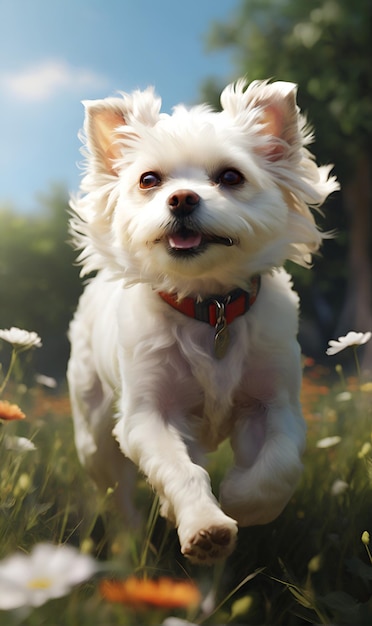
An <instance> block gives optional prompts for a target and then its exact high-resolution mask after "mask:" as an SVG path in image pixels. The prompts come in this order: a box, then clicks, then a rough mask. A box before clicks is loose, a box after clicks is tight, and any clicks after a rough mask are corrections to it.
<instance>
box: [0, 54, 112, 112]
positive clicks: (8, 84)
mask: <svg viewBox="0 0 372 626" xmlns="http://www.w3.org/2000/svg"><path fill="white" fill-rule="evenodd" d="M105 84H107V81H106V79H105V78H104V76H102V75H100V74H98V73H95V72H93V71H91V70H89V69H85V68H81V67H74V66H72V65H69V64H68V63H67V62H66V61H63V60H57V59H49V60H45V61H42V62H41V63H38V64H34V65H29V66H28V67H25V68H24V69H22V70H20V71H19V72H14V73H9V72H7V73H2V74H0V86H1V87H2V89H3V90H4V91H5V92H6V93H8V95H10V96H12V97H15V98H17V99H20V100H24V101H28V102H30V101H32V102H42V101H45V100H49V99H50V98H52V97H53V96H55V95H57V94H58V93H59V92H61V91H63V92H66V91H74V92H76V91H78V90H80V89H81V88H82V89H84V90H85V91H86V90H87V88H100V87H103V86H104V85H105Z"/></svg>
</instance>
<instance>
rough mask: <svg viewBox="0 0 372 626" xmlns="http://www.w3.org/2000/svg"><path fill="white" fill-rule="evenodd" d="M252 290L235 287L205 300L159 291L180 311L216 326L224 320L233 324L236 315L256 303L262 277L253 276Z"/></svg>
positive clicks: (162, 296) (165, 299)
mask: <svg viewBox="0 0 372 626" xmlns="http://www.w3.org/2000/svg"><path fill="white" fill-rule="evenodd" d="M250 283H251V284H250V290H249V291H244V290H243V289H234V290H233V291H230V293H228V294H227V295H226V296H214V295H212V296H208V297H207V298H205V300H201V301H198V300H196V299H195V298H190V297H188V298H183V299H182V300H178V299H177V294H174V293H165V292H164V291H159V296H160V297H161V298H162V299H163V300H164V301H165V302H167V303H168V304H170V306H172V307H173V308H174V309H177V311H180V313H183V314H184V315H187V316H188V317H192V318H194V319H196V320H199V321H201V322H206V323H208V324H210V325H211V326H214V327H216V325H217V324H218V323H220V322H221V321H224V322H225V324H231V322H233V321H234V319H235V318H236V317H239V316H240V315H244V314H245V313H246V312H247V311H248V310H249V309H250V308H251V306H252V305H253V304H254V302H255V301H256V299H257V296H258V293H259V291H260V285H261V277H260V276H253V277H252V278H251V281H250Z"/></svg>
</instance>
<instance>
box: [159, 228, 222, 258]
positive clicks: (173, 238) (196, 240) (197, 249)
mask: <svg viewBox="0 0 372 626" xmlns="http://www.w3.org/2000/svg"><path fill="white" fill-rule="evenodd" d="M166 242H167V244H168V251H169V253H170V254H174V255H177V256H189V255H195V254H199V253H201V252H203V251H204V250H205V249H206V248H207V247H208V246H209V245H210V244H219V245H223V246H232V245H234V242H233V240H232V239H231V238H230V237H221V236H219V235H209V234H205V233H201V232H198V231H194V230H191V229H189V228H181V229H179V230H177V231H175V232H172V233H170V234H169V235H167V237H166Z"/></svg>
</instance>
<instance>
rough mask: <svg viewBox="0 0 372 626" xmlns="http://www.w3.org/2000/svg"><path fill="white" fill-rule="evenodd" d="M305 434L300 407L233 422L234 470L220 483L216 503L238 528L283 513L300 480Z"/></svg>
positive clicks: (276, 408)
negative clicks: (218, 502) (235, 522)
mask: <svg viewBox="0 0 372 626" xmlns="http://www.w3.org/2000/svg"><path fill="white" fill-rule="evenodd" d="M305 433H306V427H305V422H304V420H303V417H302V414H301V410H300V407H299V405H297V406H291V404H290V403H283V404H282V403H278V404H271V405H270V407H268V408H266V410H263V411H262V414H260V413H258V414H257V415H256V416H254V417H253V416H251V415H250V416H245V417H244V416H243V415H241V416H240V417H239V418H238V419H237V421H236V424H235V428H234V432H233V435H232V438H231V444H232V447H233V450H234V454H235V466H234V467H233V468H232V469H231V470H230V471H229V473H228V474H227V476H226V478H225V479H224V481H223V482H222V484H221V492H220V500H221V505H222V508H223V510H224V511H225V512H226V513H227V514H228V515H231V516H233V517H234V518H235V519H236V520H237V521H238V524H239V525H240V526H252V525H256V524H266V523H268V522H270V521H272V520H273V519H275V518H276V517H277V516H278V515H279V514H280V513H281V512H282V510H283V509H284V507H285V506H286V504H287V503H288V501H289V499H290V498H291V496H292V494H293V492H294V490H295V488H296V486H297V483H298V481H299V478H300V476H301V472H302V462H301V454H302V452H303V448H304V443H305Z"/></svg>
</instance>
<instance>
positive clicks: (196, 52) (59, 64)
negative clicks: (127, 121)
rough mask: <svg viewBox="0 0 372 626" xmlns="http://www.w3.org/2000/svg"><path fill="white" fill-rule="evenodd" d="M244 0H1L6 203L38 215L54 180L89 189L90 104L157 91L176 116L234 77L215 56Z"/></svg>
mask: <svg viewBox="0 0 372 626" xmlns="http://www.w3.org/2000/svg"><path fill="white" fill-rule="evenodd" d="M237 4H238V2H237V0H213V1H212V0H184V1H183V2H182V1H181V2H178V1H177V0H157V2H155V1H154V0H0V137H1V140H0V172H1V176H0V179H1V184H0V207H1V206H4V205H6V206H9V205H10V206H12V207H14V208H16V209H17V210H20V211H32V210H34V209H35V208H37V206H38V201H37V196H38V194H40V193H42V194H44V193H47V192H48V191H49V190H50V188H51V185H52V183H62V184H64V185H65V186H66V187H67V188H68V189H69V190H70V191H72V192H73V191H76V189H77V187H78V184H79V178H80V174H79V170H78V168H77V163H78V162H79V160H80V159H81V157H80V153H79V147H80V144H79V141H78V139H77V132H78V130H79V128H80V127H81V126H82V122H83V108H82V105H81V103H80V102H81V100H84V99H94V98H102V97H105V96H108V95H113V94H115V92H116V91H119V90H120V91H132V90H133V89H135V88H138V87H139V88H145V87H146V86H147V85H150V84H151V85H154V86H155V89H156V91H157V93H158V94H159V95H160V96H161V97H162V99H163V110H164V111H167V112H169V111H170V110H171V108H172V106H174V105H175V104H177V103H178V102H184V103H186V104H192V103H193V102H195V101H197V100H198V96H199V88H200V84H201V82H202V81H203V80H204V79H205V78H207V77H210V76H214V77H216V78H217V79H218V80H220V81H221V83H224V82H228V81H229V80H230V79H231V78H236V76H235V75H234V70H233V65H232V63H231V59H230V57H229V54H228V53H225V52H223V53H220V52H218V53H216V52H213V53H207V52H206V49H205V48H206V46H205V39H206V33H207V32H208V30H209V26H210V23H211V22H212V21H224V20H226V19H227V18H228V16H229V15H230V13H231V11H232V10H234V7H236V6H237Z"/></svg>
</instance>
